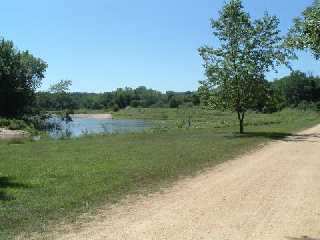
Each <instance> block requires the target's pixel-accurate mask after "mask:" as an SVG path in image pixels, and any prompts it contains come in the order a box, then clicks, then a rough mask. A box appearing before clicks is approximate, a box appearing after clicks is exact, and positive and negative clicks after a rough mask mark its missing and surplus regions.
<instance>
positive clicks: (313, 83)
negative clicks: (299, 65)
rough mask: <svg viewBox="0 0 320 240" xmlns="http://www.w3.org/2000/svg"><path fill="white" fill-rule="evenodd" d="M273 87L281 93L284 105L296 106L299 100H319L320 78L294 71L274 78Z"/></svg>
mask: <svg viewBox="0 0 320 240" xmlns="http://www.w3.org/2000/svg"><path fill="white" fill-rule="evenodd" d="M273 85H274V87H275V88H276V89H277V90H278V91H279V92H280V93H281V94H282V96H283V98H284V101H283V102H284V104H285V106H292V107H297V106H298V105H299V104H300V103H301V102H306V103H312V102H320V78H319V77H315V76H312V75H310V76H308V75H307V74H305V73H303V72H300V71H294V72H292V73H291V74H290V75H289V76H286V77H283V78H281V79H278V80H275V81H274V82H273Z"/></svg>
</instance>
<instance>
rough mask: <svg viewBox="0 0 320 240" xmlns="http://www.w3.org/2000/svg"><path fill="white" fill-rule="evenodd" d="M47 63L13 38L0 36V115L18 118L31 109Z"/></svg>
mask: <svg viewBox="0 0 320 240" xmlns="http://www.w3.org/2000/svg"><path fill="white" fill-rule="evenodd" d="M46 68H47V64H46V63H45V62H44V61H43V60H41V59H40V58H35V57H34V56H33V55H32V54H30V53H29V52H28V51H19V50H17V49H16V48H15V46H14V44H13V42H12V41H7V40H5V39H3V38H2V39H0V116H5V117H18V116H21V115H23V114H26V113H29V112H31V108H32V105H33V104H34V102H35V91H36V89H37V88H38V87H39V86H40V85H41V81H42V79H43V78H44V73H45V71H46Z"/></svg>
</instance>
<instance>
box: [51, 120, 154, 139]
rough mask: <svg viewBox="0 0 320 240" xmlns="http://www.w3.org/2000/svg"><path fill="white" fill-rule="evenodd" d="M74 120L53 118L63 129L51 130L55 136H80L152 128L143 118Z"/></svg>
mask: <svg viewBox="0 0 320 240" xmlns="http://www.w3.org/2000/svg"><path fill="white" fill-rule="evenodd" d="M72 120H73V121H71V122H68V123H66V122H65V121H62V120H60V119H59V118H53V119H51V121H52V122H55V123H58V124H59V125H60V127H61V129H55V130H51V131H49V135H50V136H51V137H54V138H59V137H62V136H66V135H67V136H70V137H79V136H81V135H84V134H92V133H95V134H97V133H106V134H110V133H130V132H142V131H144V130H145V129H147V128H150V127H151V126H152V124H151V123H150V122H146V121H143V120H118V119H95V118H73V119H72Z"/></svg>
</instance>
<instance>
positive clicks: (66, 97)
mask: <svg viewBox="0 0 320 240" xmlns="http://www.w3.org/2000/svg"><path fill="white" fill-rule="evenodd" d="M71 85H72V81H71V80H60V81H59V82H58V83H56V84H53V85H51V86H50V88H49V92H50V93H52V94H53V95H54V96H55V98H56V99H55V103H56V104H57V106H55V107H56V109H59V110H60V111H63V110H66V109H67V110H72V109H74V102H73V101H72V98H71V96H70V94H69V91H70V87H71Z"/></svg>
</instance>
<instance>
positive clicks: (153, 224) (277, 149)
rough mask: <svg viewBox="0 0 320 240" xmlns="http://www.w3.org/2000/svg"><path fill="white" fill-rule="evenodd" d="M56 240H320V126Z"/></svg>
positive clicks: (107, 214) (103, 216) (61, 234)
mask: <svg viewBox="0 0 320 240" xmlns="http://www.w3.org/2000/svg"><path fill="white" fill-rule="evenodd" d="M52 239H61V240H84V239H93V240H102V239H103V240H105V239H130V240H143V239H150V240H151V239H154V240H158V239H161V240H162V239H174V240H180V239H181V240H191V239H192V240H197V239H205V240H238V239H239V240H240V239H241V240H244V239H249V240H251V239H252V240H253V239H254V240H266V239H270V240H281V239H292V240H294V239H296V240H299V239H301V240H303V239H304V240H320V126H317V127H314V128H312V129H309V130H306V131H304V132H301V133H300V134H297V135H296V136H293V137H290V138H288V139H285V140H279V141H274V142H272V143H270V144H267V145H266V146H265V147H264V148H262V149H260V150H258V151H256V152H254V153H251V154H248V155H245V156H243V157H241V158H239V159H236V160H234V161H229V162H226V163H224V164H222V165H220V166H218V167H216V168H214V169H212V170H209V171H208V172H206V173H203V174H200V175H199V176H196V177H194V178H190V179H186V180H182V181H180V182H178V183H177V184H175V185H174V186H173V187H171V188H170V189H167V190H165V191H164V193H158V194H154V195H152V196H149V197H142V198H141V199H139V201H135V202H131V203H130V202H129V203H127V204H123V203H122V204H120V205H116V206H114V207H112V208H111V209H110V208H108V209H107V208H106V209H105V210H103V209H102V210H100V211H99V214H98V216H95V217H93V218H92V219H91V220H90V221H88V222H87V223H86V222H84V223H82V224H80V223H78V224H75V225H74V226H68V228H65V229H64V231H62V232H57V233H56V234H54V235H53V236H52Z"/></svg>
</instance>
